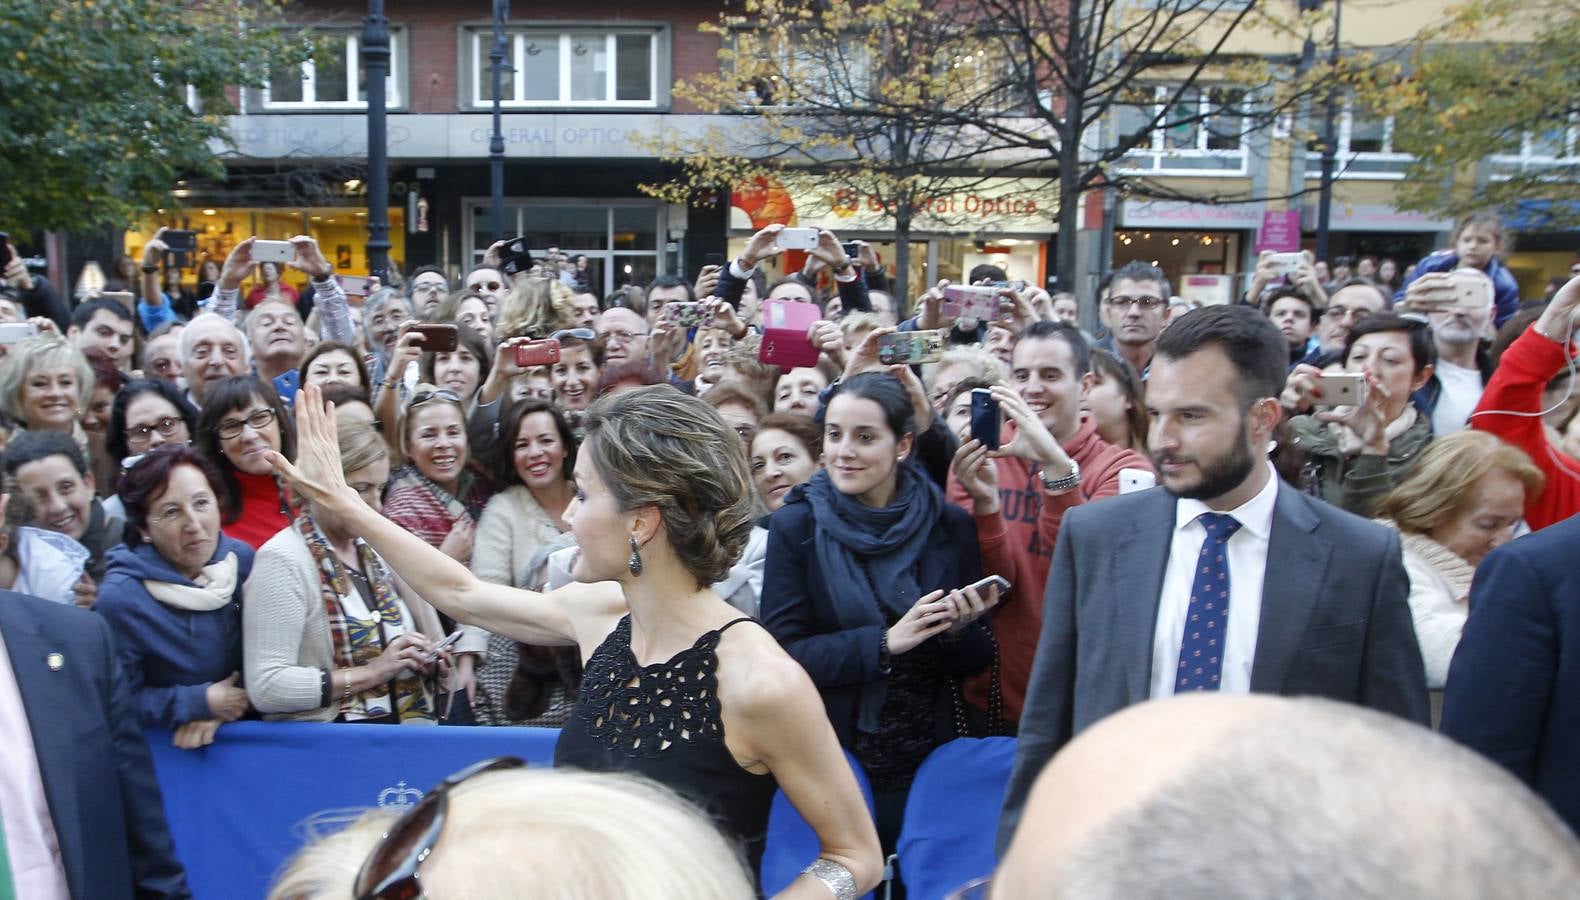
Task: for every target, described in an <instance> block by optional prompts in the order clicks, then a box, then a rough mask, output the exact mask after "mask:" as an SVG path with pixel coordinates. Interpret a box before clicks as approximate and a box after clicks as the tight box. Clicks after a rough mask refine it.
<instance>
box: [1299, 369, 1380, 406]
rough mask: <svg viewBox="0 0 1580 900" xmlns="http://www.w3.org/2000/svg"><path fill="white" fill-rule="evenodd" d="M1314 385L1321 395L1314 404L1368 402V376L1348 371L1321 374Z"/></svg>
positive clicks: (1345, 404)
mask: <svg viewBox="0 0 1580 900" xmlns="http://www.w3.org/2000/svg"><path fill="white" fill-rule="evenodd" d="M1314 387H1315V388H1316V390H1317V393H1318V395H1319V396H1317V397H1314V398H1313V399H1312V401H1311V405H1312V406H1360V405H1361V404H1362V403H1364V402H1366V376H1365V375H1357V374H1351V373H1348V372H1342V373H1336V374H1333V375H1319V376H1317V377H1316V379H1315V385H1314Z"/></svg>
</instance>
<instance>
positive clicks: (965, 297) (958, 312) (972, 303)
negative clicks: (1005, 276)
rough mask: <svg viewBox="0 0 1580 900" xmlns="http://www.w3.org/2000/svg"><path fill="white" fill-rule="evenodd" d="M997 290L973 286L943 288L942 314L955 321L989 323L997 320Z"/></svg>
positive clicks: (963, 285)
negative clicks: (952, 317) (969, 320)
mask: <svg viewBox="0 0 1580 900" xmlns="http://www.w3.org/2000/svg"><path fill="white" fill-rule="evenodd" d="M999 290H1000V289H999V288H996V287H989V286H987V285H975V284H951V285H950V286H949V287H946V288H944V303H943V313H944V315H947V316H954V317H955V318H957V319H967V318H969V319H976V320H977V321H979V322H991V321H993V320H994V319H997V318H998V310H999V296H998V292H999Z"/></svg>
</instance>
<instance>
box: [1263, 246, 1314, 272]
mask: <svg viewBox="0 0 1580 900" xmlns="http://www.w3.org/2000/svg"><path fill="white" fill-rule="evenodd" d="M1267 259H1268V265H1269V266H1271V267H1272V269H1273V274H1275V275H1293V274H1295V270H1296V269H1298V268H1300V264H1301V263H1303V262H1305V261H1306V254H1304V253H1301V252H1299V251H1296V252H1294V253H1274V254H1273V255H1272V256H1270V257H1268V258H1267Z"/></svg>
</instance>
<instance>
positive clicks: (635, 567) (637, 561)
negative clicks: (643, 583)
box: [625, 534, 642, 578]
mask: <svg viewBox="0 0 1580 900" xmlns="http://www.w3.org/2000/svg"><path fill="white" fill-rule="evenodd" d="M636 551H637V546H636V535H634V534H633V535H631V558H630V559H629V560H627V561H626V564H625V567H626V568H627V569H630V570H631V577H633V578H635V577H636V576H638V575H641V574H642V556H641V554H639V553H637V552H636Z"/></svg>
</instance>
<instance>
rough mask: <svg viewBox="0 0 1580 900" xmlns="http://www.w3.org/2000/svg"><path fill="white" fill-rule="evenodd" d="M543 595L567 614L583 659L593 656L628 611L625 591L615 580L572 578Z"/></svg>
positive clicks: (562, 612) (562, 613)
mask: <svg viewBox="0 0 1580 900" xmlns="http://www.w3.org/2000/svg"><path fill="white" fill-rule="evenodd" d="M543 596H544V598H545V599H546V600H548V601H549V602H550V603H552V604H554V605H555V606H556V607H558V608H559V610H560V613H561V615H563V616H564V617H565V622H566V624H567V625H568V626H569V628H570V633H571V636H572V637H573V638H574V639H575V641H576V644H577V646H578V647H580V648H581V653H582V659H583V660H586V659H587V657H589V656H591V655H592V652H593V651H594V650H596V649H597V648H598V645H599V644H601V643H603V640H604V638H606V637H608V636H609V632H611V631H613V630H614V626H615V625H616V624H617V623H619V621H620V617H621V616H623V615H625V614H626V613H627V612H628V611H629V610H628V607H627V606H626V603H625V593H624V592H622V591H621V590H620V585H619V584H617V583H616V582H613V581H597V582H592V583H584V582H580V581H573V582H571V583H570V584H567V585H564V586H562V587H558V588H555V589H554V590H552V591H549V592H548V593H547V594H544V595H543Z"/></svg>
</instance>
